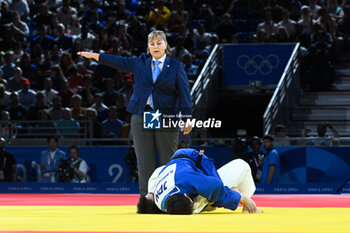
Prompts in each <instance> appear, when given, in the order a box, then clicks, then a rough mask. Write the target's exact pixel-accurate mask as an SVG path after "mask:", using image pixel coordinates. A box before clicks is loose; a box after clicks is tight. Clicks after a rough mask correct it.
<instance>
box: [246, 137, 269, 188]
mask: <svg viewBox="0 0 350 233" xmlns="http://www.w3.org/2000/svg"><path fill="white" fill-rule="evenodd" d="M261 145H262V143H261V141H260V139H259V138H258V137H257V136H255V137H253V138H251V139H250V140H249V146H250V147H251V148H252V151H250V152H246V153H244V154H243V155H242V159H243V160H244V161H246V162H247V163H248V164H249V166H250V169H251V170H252V176H253V179H254V182H255V183H258V182H260V181H261V176H262V166H263V162H264V158H265V156H266V155H265V153H264V152H262V151H261V150H260V146H261Z"/></svg>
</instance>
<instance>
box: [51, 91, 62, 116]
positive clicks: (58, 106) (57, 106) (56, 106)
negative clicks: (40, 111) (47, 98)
mask: <svg viewBox="0 0 350 233" xmlns="http://www.w3.org/2000/svg"><path fill="white" fill-rule="evenodd" d="M49 114H50V118H51V119H52V120H54V121H60V120H62V119H63V107H62V98H61V97H60V96H56V97H54V98H53V100H52V107H51V108H49Z"/></svg>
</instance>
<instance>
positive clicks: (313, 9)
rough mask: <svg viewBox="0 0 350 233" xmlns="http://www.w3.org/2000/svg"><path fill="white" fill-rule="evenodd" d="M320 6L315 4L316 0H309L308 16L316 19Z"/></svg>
mask: <svg viewBox="0 0 350 233" xmlns="http://www.w3.org/2000/svg"><path fill="white" fill-rule="evenodd" d="M321 8H322V7H321V6H319V5H317V0H309V9H310V16H311V18H312V19H317V17H318V13H319V10H320V9H321Z"/></svg>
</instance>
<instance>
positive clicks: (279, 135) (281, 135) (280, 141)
mask: <svg viewBox="0 0 350 233" xmlns="http://www.w3.org/2000/svg"><path fill="white" fill-rule="evenodd" d="M273 131H274V145H275V146H290V145H291V143H290V139H289V137H288V136H287V128H286V127H285V126H284V125H276V126H275V128H274V130H273Z"/></svg>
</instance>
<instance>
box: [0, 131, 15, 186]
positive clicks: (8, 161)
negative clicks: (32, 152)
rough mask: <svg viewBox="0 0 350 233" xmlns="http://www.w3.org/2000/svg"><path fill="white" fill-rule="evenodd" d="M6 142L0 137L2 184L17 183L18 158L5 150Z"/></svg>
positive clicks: (0, 179)
mask: <svg viewBox="0 0 350 233" xmlns="http://www.w3.org/2000/svg"><path fill="white" fill-rule="evenodd" d="M5 144H6V140H5V138H3V137H0V164H1V169H0V182H16V181H17V162H16V158H15V156H14V155H13V154H11V153H10V152H7V151H6V150H5Z"/></svg>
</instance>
